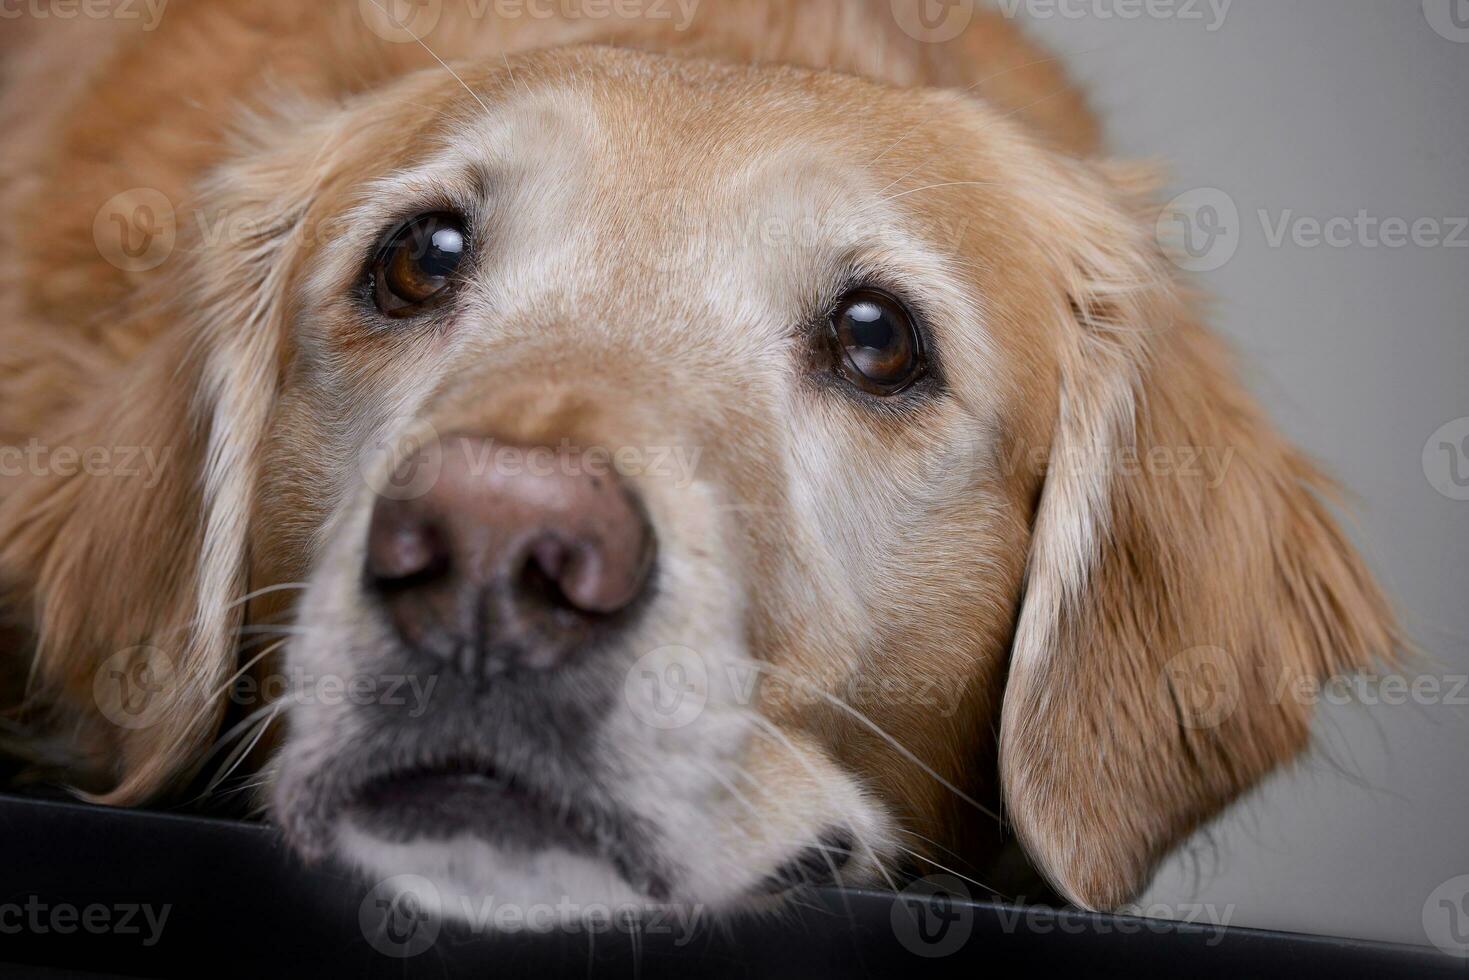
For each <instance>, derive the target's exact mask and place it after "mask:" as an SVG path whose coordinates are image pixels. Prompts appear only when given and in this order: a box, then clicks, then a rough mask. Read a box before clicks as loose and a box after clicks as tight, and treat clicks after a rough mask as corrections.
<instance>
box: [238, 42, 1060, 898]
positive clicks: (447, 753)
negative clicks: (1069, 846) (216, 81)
mask: <svg viewBox="0 0 1469 980" xmlns="http://www.w3.org/2000/svg"><path fill="white" fill-rule="evenodd" d="M589 78H595V79H596V81H595V83H592V82H589V81H588V80H587V79H589ZM443 95H444V97H446V98H447V99H448V100H450V101H449V105H451V106H452V109H449V110H447V111H440V112H431V113H423V112H420V111H418V110H416V109H404V108H399V107H397V106H395V105H394V103H393V101H392V99H393V96H392V95H385V96H383V97H382V99H381V100H380V101H378V102H377V103H375V104H374V107H373V108H374V110H375V111H379V112H383V113H391V114H392V115H393V116H394V117H395V119H396V121H395V122H393V123H391V124H390V123H387V122H386V121H383V122H380V123H378V124H379V125H392V126H394V127H405V128H413V129H415V130H416V131H417V132H416V135H415V136H414V137H413V138H412V139H411V140H406V141H404V146H403V152H402V153H401V154H399V155H395V156H391V157H387V158H377V159H372V160H369V161H365V162H366V163H367V165H368V167H369V169H367V170H366V171H365V172H362V171H359V172H355V173H352V174H351V175H350V176H349V177H348V178H347V179H346V180H344V181H343V188H344V192H343V193H342V194H341V195H339V196H338V197H337V198H336V199H335V200H333V201H331V202H330V203H327V202H323V209H324V211H323V214H322V215H321V218H322V220H323V221H325V222H329V223H330V224H331V225H332V226H333V227H335V228H337V229H338V233H337V234H333V235H332V236H331V237H330V240H329V241H325V242H323V243H322V244H321V246H320V247H316V248H313V249H310V250H308V251H306V252H305V253H304V254H303V256H302V263H303V268H302V269H301V270H300V273H299V285H298V286H297V288H298V289H299V297H300V298H299V311H298V312H297V313H296V315H295V316H294V317H293V320H294V324H293V329H294V330H295V331H296V335H295V337H294V338H293V344H294V347H295V350H296V356H295V357H294V359H293V363H292V365H291V368H290V371H289V374H288V376H287V381H286V384H285V386H284V388H283V390H282V393H281V396H280V400H279V406H278V410H277V418H276V420H275V422H274V424H273V426H272V430H273V434H272V438H271V441H270V446H271V450H270V455H269V456H268V457H267V459H266V463H265V467H264V476H265V480H266V484H265V487H264V492H263V494H262V509H261V520H260V521H259V522H258V528H259V531H258V534H259V538H258V540H259V545H258V547H256V548H255V549H254V551H255V553H256V554H259V555H260V556H262V559H263V560H265V561H271V562H274V563H275V564H273V565H269V566H266V567H262V568H260V569H259V570H258V574H257V576H255V577H256V579H257V580H260V581H293V580H296V579H298V578H299V579H304V580H306V581H308V582H309V583H310V587H309V588H308V589H307V590H306V591H305V592H304V594H303V595H302V597H301V601H300V603H299V606H298V608H299V614H298V617H297V620H296V627H295V628H296V629H298V630H299V631H300V635H299V636H298V637H297V638H296V639H294V640H293V641H292V643H291V644H290V647H289V654H288V658H289V660H290V662H291V665H292V666H293V667H294V668H298V669H299V671H300V676H310V677H328V676H336V677H348V678H356V677H361V676H366V677H367V678H370V679H372V680H373V681H378V680H380V679H384V678H396V677H404V676H409V675H413V676H416V677H418V678H430V679H432V681H433V682H434V683H433V685H432V688H431V694H429V695H426V697H427V699H428V703H427V704H426V705H425V706H422V710H418V711H413V710H410V709H409V707H406V706H399V707H398V708H396V709H394V708H392V707H385V706H384V705H382V704H378V703H366V704H364V703H356V704H354V703H351V702H350V701H349V702H346V703H343V704H341V705H338V706H335V707H328V706H324V705H321V704H316V703H311V702H308V701H304V700H303V702H302V703H300V704H295V705H292V706H291V707H290V708H289V709H288V710H289V717H288V729H287V730H288V734H287V736H286V743H285V748H284V751H283V753H282V755H281V758H280V771H279V778H278V782H277V785H276V787H275V790H274V800H275V806H276V811H277V813H278V815H279V816H280V817H281V819H282V821H283V822H284V823H285V825H286V826H287V827H288V828H289V829H290V831H291V832H292V833H293V835H294V836H295V839H296V840H297V841H298V843H300V844H301V845H302V846H303V847H305V848H307V849H309V850H312V851H323V852H325V851H336V852H338V853H340V854H341V855H343V856H345V857H347V858H348V859H350V860H352V861H354V862H356V863H358V864H361V865H363V866H365V867H367V868H369V869H371V870H372V871H373V872H375V873H380V874H381V873H397V872H404V871H414V872H418V873H423V874H426V875H429V876H430V877H432V878H434V879H435V880H438V881H442V882H446V883H447V884H448V885H449V886H451V887H453V888H455V889H458V890H464V891H473V892H484V891H488V892H490V893H493V894H497V895H500V896H506V895H511V894H523V895H524V897H525V898H526V899H527V900H529V899H531V898H535V899H536V900H539V901H546V900H550V899H553V898H554V897H556V896H553V895H552V894H551V892H552V891H554V890H558V889H559V890H562V891H565V890H567V889H569V890H570V891H571V892H572V894H573V895H574V896H576V897H578V898H580V899H583V900H593V899H595V900H599V901H608V900H613V899H617V900H624V901H626V900H631V899H640V900H643V901H651V900H666V899H669V898H677V899H680V900H687V901H692V902H707V903H710V904H712V905H716V906H719V905H727V904H729V903H730V902H732V901H733V900H735V899H737V898H739V897H742V896H746V895H750V894H759V893H763V892H768V891H770V890H771V889H772V888H776V887H779V885H780V884H781V883H782V882H786V881H787V879H790V880H789V882H788V883H791V884H794V883H799V882H800V880H801V879H802V877H807V878H812V879H820V878H830V877H832V876H833V875H835V874H836V873H837V872H838V871H840V872H841V875H842V877H843V878H844V879H845V880H848V881H851V880H856V881H865V880H880V879H878V878H877V875H878V873H879V872H878V867H879V865H880V864H881V865H883V866H886V865H890V864H895V863H898V862H900V861H902V860H903V859H904V858H905V857H906V854H905V851H904V850H903V848H904V847H907V848H913V849H916V847H915V844H916V843H917V842H916V840H908V839H904V838H903V837H902V836H901V835H900V833H899V831H898V822H897V821H895V819H894V816H895V814H898V813H901V812H902V811H904V810H909V809H913V810H917V811H919V812H920V813H923V814H924V815H925V817H931V816H932V815H939V814H942V815H944V816H947V814H948V810H949V808H950V807H949V805H948V804H946V803H945V802H944V798H945V797H951V798H954V799H955V802H956V803H957V804H958V806H960V807H965V808H966V809H969V810H970V812H969V813H968V814H967V819H969V820H974V821H979V820H983V819H987V817H986V815H985V814H984V812H982V811H978V810H975V809H972V806H973V805H972V804H966V803H964V802H963V801H962V800H959V799H958V798H957V797H954V789H950V788H948V787H955V788H957V787H958V786H960V785H961V784H962V785H964V786H965V787H968V786H969V785H970V784H971V782H972V779H971V778H970V774H969V770H970V769H971V768H974V767H975V766H976V765H977V761H976V758H977V755H978V752H979V746H978V745H977V744H976V740H975V731H974V729H975V728H976V727H977V726H979V725H980V724H981V723H979V722H978V719H979V718H980V717H981V713H982V711H984V710H985V709H987V708H990V707H991V706H992V704H993V701H992V695H993V693H994V689H995V685H996V683H997V680H996V679H997V676H998V671H999V669H1000V666H1001V664H1002V654H1003V649H1004V648H1003V637H1004V634H1005V631H1006V630H1007V629H1008V627H1009V624H1010V620H1011V618H1012V616H1013V608H1012V607H1013V603H1014V598H1015V595H1016V592H1017V588H1018V583H1019V577H1020V573H1021V563H1022V557H1023V555H1024V553H1025V549H1024V542H1025V538H1026V530H1025V529H1026V527H1027V526H1028V524H1029V517H1030V515H1029V514H1028V512H1027V509H1028V505H1027V503H1026V496H1027V493H1033V484H1034V481H1035V479H1036V474H1035V473H1034V472H1029V473H1026V472H1020V473H1012V474H1009V475H1007V474H1006V473H1005V472H1004V469H1003V466H1002V462H1003V447H1002V445H1001V436H1000V433H1001V432H1002V430H1003V429H1004V428H1005V420H1006V419H1007V418H1013V417H1015V416H1017V415H1019V414H1021V412H1022V410H1023V406H1024V405H1025V404H1026V403H1027V400H1032V401H1034V402H1038V403H1042V404H1044V403H1047V402H1049V401H1053V400H1054V394H1053V392H1048V391H1047V388H1048V387H1049V386H1048V385H1047V384H1046V383H1045V382H1034V381H1032V382H1026V381H1025V380H1024V375H1025V374H1027V373H1028V374H1033V375H1037V376H1041V377H1044V376H1045V375H1047V374H1054V372H1055V364H1054V359H1053V358H1047V357H1046V356H1045V355H1044V353H1043V351H1044V350H1045V348H1046V346H1047V345H1046V343H1045V341H1044V340H1043V339H1042V338H1043V336H1044V332H1045V331H1044V328H1040V327H1036V326H1034V325H1035V324H1042V323H1044V322H1046V319H1047V318H1046V316H1045V315H1044V304H1045V303H1046V302H1047V301H1049V302H1050V303H1052V304H1057V303H1060V304H1064V302H1065V299H1064V287H1063V286H1061V285H1060V284H1056V285H1055V286H1054V287H1053V288H1054V291H1053V292H1052V294H1051V295H1050V296H1049V297H1046V296H1045V295H1044V294H1042V295H1039V296H1035V297H1025V298H1023V299H1009V298H1006V297H1005V295H1004V294H1005V290H1004V289H1003V283H1004V280H1005V277H1006V276H1007V274H1008V273H1007V271H1006V270H1007V269H1010V270H1013V269H1014V267H1015V265H1016V264H1017V263H1022V262H1024V263H1028V264H1030V265H1032V266H1033V265H1034V263H1033V261H1030V260H1028V259H1026V258H1025V257H1024V256H1023V254H1021V250H1018V249H1015V248H1013V247H1008V246H1003V245H1001V244H1000V242H1001V241H1002V240H1003V237H1004V235H1005V233H1006V230H1007V229H1008V231H1009V233H1011V234H1013V233H1014V232H1015V230H1016V229H1017V228H1018V227H1019V224H1018V223H1019V220H1020V216H1019V215H1018V214H1016V213H1014V208H1015V204H1014V203H1013V201H1011V200H1009V199H1008V198H1011V197H1013V195H1014V194H1015V192H1014V191H1010V192H1008V194H1007V192H1006V191H1005V189H1004V188H1003V187H1000V186H997V183H998V182H997V179H996V178H997V175H998V174H999V173H1000V171H1001V169H1002V168H1000V167H998V166H996V165H995V164H994V163H993V162H989V161H986V159H985V154H984V150H983V140H982V139H981V138H980V136H979V127H978V126H977V125H976V126H975V127H974V130H975V132H974V135H973V136H959V137H958V138H955V137H956V134H955V133H953V132H947V133H946V132H944V129H945V128H946V127H947V126H948V125H949V115H950V113H951V111H952V109H953V108H954V106H955V105H957V104H958V99H957V97H953V96H938V95H931V96H925V95H922V94H910V95H897V94H894V93H888V92H881V93H879V92H878V90H877V89H876V88H875V87H874V86H869V85H866V84H863V83H859V82H857V81H855V80H851V79H826V80H820V81H818V80H814V79H812V78H811V77H809V76H806V75H801V74H796V73H787V72H778V71H767V72H752V71H749V70H745V69H725V68H712V67H709V66H705V65H686V64H683V65H681V64H679V63H669V62H664V61H660V60H654V59H647V58H640V57H632V56H628V55H626V54H618V53H613V52H610V51H609V52H596V53H592V54H583V55H579V56H565V55H563V56H558V57H554V58H550V59H547V60H546V61H544V62H540V63H536V64H533V65H530V66H527V67H526V68H523V69H521V70H520V71H519V72H518V73H517V77H516V80H515V82H512V80H511V78H510V77H509V75H508V74H505V75H504V78H503V80H502V81H501V82H499V83H498V84H494V85H491V86H489V87H488V88H486V89H485V90H484V94H483V95H482V96H481V97H480V98H479V99H472V98H471V97H470V96H469V95H468V94H467V93H465V92H464V91H463V90H462V89H459V88H458V87H457V86H456V85H454V84H453V81H452V79H449V80H448V84H447V85H446V86H444V92H443ZM481 102H483V105H481V104H480V103H481ZM359 111H361V110H359ZM920 174H921V176H918V175H920ZM915 177H916V178H917V179H913V178H915ZM930 183H939V184H945V185H949V186H941V187H933V188H929V187H926V186H925V185H927V184H930ZM986 241H988V242H991V243H993V244H992V245H990V246H986V245H985V244H983V243H985V242H986ZM970 255H985V256H987V257H988V258H987V261H986V262H984V263H977V262H969V261H965V260H964V257H965V256H970ZM1027 301H1028V302H1032V303H1039V304H1041V305H1037V306H1034V307H1031V308H1030V309H1025V308H1024V307H1023V306H1021V305H1019V304H1020V303H1023V302H1027ZM1002 324H1014V325H1016V326H1019V327H1020V328H1021V329H1022V330H1023V331H1024V333H1025V334H1026V335H1028V336H1022V335H1020V334H1018V333H1016V332H1015V331H1014V330H1013V329H1012V328H1011V327H1009V326H1002ZM1007 330H1008V331H1010V335H1009V336H1004V337H1002V336H999V334H1000V333H1001V332H1003V331H1007ZM1025 349H1030V350H1032V351H1034V352H1035V353H1033V354H1032V355H1030V356H1025V355H1022V354H1020V351H1022V350H1025ZM1048 360H1049V361H1050V363H1047V361H1048ZM1044 421H1045V419H1044V413H1042V422H1044ZM378 447H383V450H382V451H381V452H376V451H375V450H376V449H377V448H378ZM344 464H345V465H344ZM359 464H360V465H359ZM1022 469H1023V468H1022ZM1027 480H1029V481H1030V482H1031V484H1032V486H1031V487H1027V486H1026V481H1027ZM362 683H363V684H364V685H366V684H368V683H369V681H363V682H362ZM375 686H377V687H379V688H382V689H385V688H386V686H387V684H386V682H382V683H380V684H376V685H375ZM427 689H429V685H428V684H427V683H423V684H420V685H419V690H427ZM984 724H987V722H985V723H984ZM879 729H881V732H887V733H889V734H888V735H887V736H884V735H883V734H881V732H880V731H879ZM889 738H891V739H893V740H894V741H896V742H897V744H891V743H890V742H889V741H888V739H889ZM906 753H915V754H916V756H917V758H918V759H921V760H922V762H921V763H919V762H915V761H913V760H912V759H909V758H905V754H906ZM969 753H974V754H975V757H976V758H966V756H968V755H969ZM925 767H927V768H929V769H933V770H934V772H933V773H929V772H925V771H924V769H925ZM945 784H948V787H946V785H945ZM960 792H963V790H961V791H960ZM925 822H926V823H929V824H931V823H932V822H933V821H932V819H926V821H925ZM558 894H560V892H558Z"/></svg>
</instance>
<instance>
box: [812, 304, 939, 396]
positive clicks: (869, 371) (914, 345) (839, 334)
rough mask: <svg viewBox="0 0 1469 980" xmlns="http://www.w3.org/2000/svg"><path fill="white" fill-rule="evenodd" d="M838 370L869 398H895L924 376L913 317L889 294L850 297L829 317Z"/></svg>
mask: <svg viewBox="0 0 1469 980" xmlns="http://www.w3.org/2000/svg"><path fill="white" fill-rule="evenodd" d="M831 329H832V338H833V340H834V342H835V344H836V354H837V371H838V372H839V373H840V374H841V375H842V376H843V377H844V378H846V379H847V380H848V381H850V382H852V384H854V385H856V386H857V387H859V388H861V389H862V390H863V391H865V392H867V393H869V394H873V395H883V396H887V395H896V394H898V393H899V392H901V391H903V390H904V389H906V388H909V387H911V386H912V385H913V384H914V383H916V382H917V381H918V380H920V379H921V378H922V377H923V375H924V374H925V373H926V370H927V369H926V367H925V365H924V360H923V344H922V341H921V340H920V339H919V336H918V328H917V327H916V326H914V324H913V317H912V316H910V315H909V313H908V311H907V310H906V309H905V308H904V307H903V304H902V303H900V302H898V301H897V300H896V299H894V298H893V297H891V296H889V295H888V294H887V293H882V292H878V291H877V290H874V289H859V290H856V291H854V292H851V293H848V294H847V295H846V296H844V297H843V298H842V301H841V303H840V304H838V305H837V308H836V311H835V312H833V313H832V316H831Z"/></svg>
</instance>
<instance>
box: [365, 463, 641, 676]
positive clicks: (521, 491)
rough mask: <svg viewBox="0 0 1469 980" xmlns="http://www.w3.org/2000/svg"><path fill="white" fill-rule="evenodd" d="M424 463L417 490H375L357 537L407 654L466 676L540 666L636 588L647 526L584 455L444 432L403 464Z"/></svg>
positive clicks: (617, 609)
mask: <svg viewBox="0 0 1469 980" xmlns="http://www.w3.org/2000/svg"><path fill="white" fill-rule="evenodd" d="M425 454H435V455H437V456H438V458H437V459H433V458H426V456H425ZM424 467H430V468H431V469H430V472H432V468H433V467H437V468H438V475H437V478H436V479H434V480H433V481H432V484H431V486H430V488H429V489H428V490H427V491H426V492H424V493H421V494H418V495H415V496H412V497H409V498H407V499H389V498H388V497H380V498H379V500H378V502H377V504H376V506H375V508H374V510H373V515H372V525H371V529H370V531H369V536H368V545H367V570H366V571H367V580H368V585H369V588H370V589H371V591H372V592H374V593H375V594H376V595H377V596H379V597H380V599H381V601H382V603H383V605H384V607H385V610H386V611H387V613H388V615H389V618H390V619H391V621H392V624H393V626H394V628H395V629H396V630H397V632H398V634H399V636H400V637H401V638H402V639H403V640H404V642H405V643H407V644H408V645H409V646H410V647H411V648H413V649H414V650H418V651H430V652H433V653H435V654H437V655H439V656H440V657H442V658H444V659H446V660H448V661H449V662H450V663H451V664H452V665H453V666H454V667H455V668H457V669H459V670H461V671H463V672H464V673H466V674H468V675H470V676H473V677H476V678H483V677H488V676H493V675H495V674H498V673H501V672H504V671H506V670H511V669H515V668H529V669H533V670H545V669H549V668H552V667H556V666H558V665H560V664H562V663H563V662H564V661H565V660H566V659H567V658H568V657H570V656H571V655H572V654H573V653H575V652H576V651H577V650H578V649H579V648H581V647H583V646H586V645H587V644H588V643H590V642H593V641H595V640H596V639H597V638H598V635H599V633H601V632H602V631H605V630H607V629H610V628H614V627H615V625H616V623H617V622H618V621H619V620H620V619H622V618H623V617H622V614H624V613H626V612H627V611H628V610H629V609H630V608H631V607H632V606H633V605H634V604H635V602H636V600H637V599H638V598H639V597H640V596H641V595H642V594H643V592H644V590H645V588H646V587H647V585H648V579H649V576H650V570H651V568H652V565H653V558H654V553H655V551H656V542H655V538H654V535H653V531H652V528H651V527H650V526H649V523H648V519H647V517H646V515H645V513H644V511H643V508H642V506H641V505H640V503H639V501H638V499H637V498H636V497H634V496H633V494H632V492H631V490H630V489H629V488H628V486H627V485H626V483H624V482H623V480H622V479H621V477H620V476H619V475H618V474H617V472H616V471H615V470H614V469H612V467H611V466H610V465H599V463H598V457H594V456H592V455H590V454H584V453H581V452H579V451H575V450H567V449H559V450H557V449H550V448H547V447H538V448H537V447H516V446H507V445H505V444H503V443H497V442H494V441H492V440H488V439H478V438H468V437H456V438H451V439H446V440H444V441H442V442H441V443H437V444H435V445H434V446H432V447H430V448H429V449H426V450H424V451H423V452H422V453H420V454H419V456H418V457H416V458H414V459H411V460H408V461H407V462H406V463H405V464H404V469H405V470H406V471H410V472H419V473H421V472H423V468H424Z"/></svg>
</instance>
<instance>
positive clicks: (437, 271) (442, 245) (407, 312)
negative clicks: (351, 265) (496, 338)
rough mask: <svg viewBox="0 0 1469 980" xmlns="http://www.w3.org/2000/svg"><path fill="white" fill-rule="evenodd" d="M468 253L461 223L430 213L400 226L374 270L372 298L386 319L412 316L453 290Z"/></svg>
mask: <svg viewBox="0 0 1469 980" xmlns="http://www.w3.org/2000/svg"><path fill="white" fill-rule="evenodd" d="M468 250H469V236H468V234H467V233H466V232H465V229H464V223H463V222H462V221H460V219H459V218H458V217H457V216H455V215H452V214H444V213H435V214H426V215H423V216H421V217H418V218H415V219H413V220H412V221H410V222H409V223H408V224H407V225H405V226H404V227H403V228H402V229H401V230H400V231H399V232H398V233H397V234H396V235H394V236H393V239H392V241H390V242H388V245H387V247H386V248H384V249H383V250H382V252H381V253H379V255H378V258H377V262H376V263H375V264H374V266H373V270H372V279H373V298H374V299H375V300H376V301H377V307H378V309H379V310H381V311H382V312H384V313H386V314H387V315H388V316H392V317H406V316H412V315H414V314H415V313H419V312H421V311H422V310H424V309H426V308H427V307H428V306H429V305H430V304H431V303H432V302H433V301H434V300H436V299H438V298H440V297H441V295H442V294H443V293H444V292H445V291H446V290H448V288H449V287H450V286H451V285H452V284H453V281H454V276H455V273H457V272H458V271H459V267H460V266H461V265H462V264H463V262H464V256H465V254H466V253H467V252H468Z"/></svg>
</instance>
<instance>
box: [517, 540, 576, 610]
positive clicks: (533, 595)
mask: <svg viewBox="0 0 1469 980" xmlns="http://www.w3.org/2000/svg"><path fill="white" fill-rule="evenodd" d="M571 562H572V549H571V547H570V546H568V545H567V543H566V542H565V541H562V540H561V539H560V538H558V537H556V536H555V535H550V534H548V535H545V536H543V537H541V538H539V539H537V540H536V541H535V542H534V543H533V544H532V545H531V546H530V547H529V548H528V549H527V550H526V553H525V556H524V558H523V560H522V561H521V563H520V567H519V568H518V569H517V570H516V572H515V576H514V591H515V595H516V597H517V599H518V601H520V602H521V603H531V604H535V605H539V606H541V607H543V608H551V609H570V610H574V611H581V606H580V605H579V604H578V603H577V602H576V601H575V599H574V598H573V597H571V596H569V595H567V594H566V588H565V584H564V580H565V576H566V572H567V569H568V568H569V567H570V565H571Z"/></svg>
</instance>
